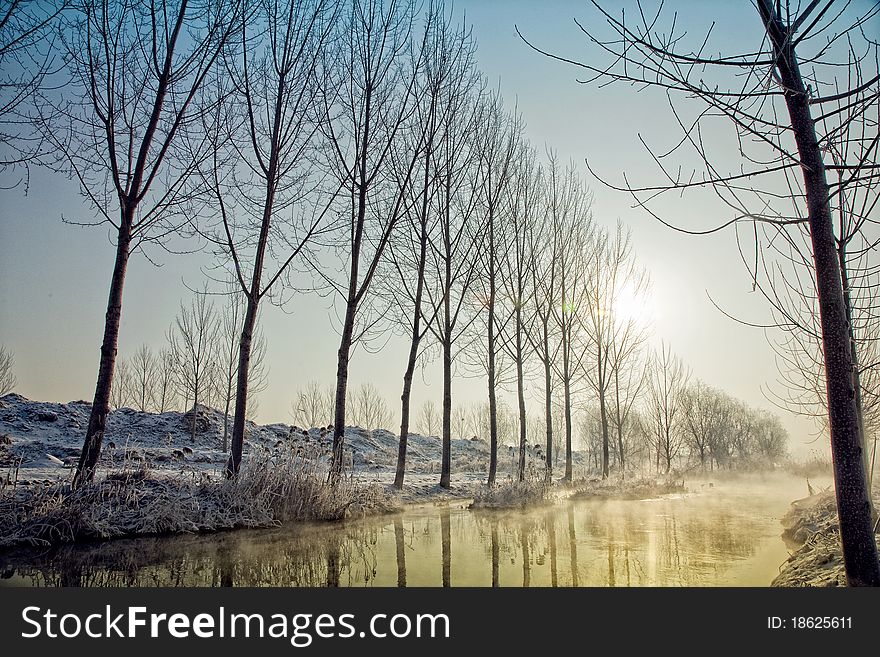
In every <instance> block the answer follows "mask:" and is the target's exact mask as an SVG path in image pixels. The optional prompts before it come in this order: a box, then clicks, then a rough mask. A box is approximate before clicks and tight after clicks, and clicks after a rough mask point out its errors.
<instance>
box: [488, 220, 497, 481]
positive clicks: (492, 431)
mask: <svg viewBox="0 0 880 657" xmlns="http://www.w3.org/2000/svg"><path fill="white" fill-rule="evenodd" d="M488 310H489V317H488V319H487V321H486V326H487V330H488V332H489V335H488V348H489V371H488V379H489V482H488V484H489V486H494V485H495V473H496V472H497V470H498V400H497V397H496V394H495V385H496V381H495V221H494V216H493V212H492V209H491V207H490V210H489V308H488Z"/></svg>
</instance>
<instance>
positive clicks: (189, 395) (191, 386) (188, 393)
mask: <svg viewBox="0 0 880 657" xmlns="http://www.w3.org/2000/svg"><path fill="white" fill-rule="evenodd" d="M219 335H220V320H219V318H218V317H217V312H216V310H215V308H214V301H213V300H209V298H208V293H207V291H203V292H201V293H196V295H195V297H194V298H193V300H192V301H191V302H190V303H189V305H184V304H183V303H182V302H181V304H180V310H179V311H178V313H177V317H175V319H174V323H173V324H172V325H171V328H170V329H169V331H168V343H169V345H170V348H171V351H172V353H173V354H174V360H175V361H176V362H177V370H176V385H177V392H178V395H179V396H180V397H181V398H182V399H183V401H184V406H186V405H187V404H189V403H190V402H191V403H192V407H191V416H192V417H191V421H190V440H192V441H193V442H195V439H196V428H197V426H198V425H197V422H196V420H197V415H198V407H199V403H200V402H201V403H204V401H205V398H206V397H208V396H209V395H210V394H211V389H212V386H213V385H215V384H216V382H217V381H218V376H217V374H218V359H217V356H218V354H217V350H216V347H217V344H218V338H219Z"/></svg>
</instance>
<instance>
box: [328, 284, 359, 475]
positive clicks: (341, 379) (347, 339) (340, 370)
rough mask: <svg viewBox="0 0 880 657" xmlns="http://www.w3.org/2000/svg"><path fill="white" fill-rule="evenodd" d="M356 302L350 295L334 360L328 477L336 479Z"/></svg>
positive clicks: (343, 438)
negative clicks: (331, 441)
mask: <svg viewBox="0 0 880 657" xmlns="http://www.w3.org/2000/svg"><path fill="white" fill-rule="evenodd" d="M355 309H356V304H355V301H354V298H353V297H352V296H351V295H350V296H349V301H348V304H346V310H345V324H344V325H343V328H342V339H341V340H340V343H339V351H338V352H337V360H336V405H335V410H334V414H333V457H332V462H331V466H330V478H331V479H332V480H334V481H335V480H336V479H338V478H339V477H340V476H341V475H342V448H343V447H344V446H345V396H346V394H347V391H348V361H349V359H350V357H351V340H352V336H353V335H354V319H355Z"/></svg>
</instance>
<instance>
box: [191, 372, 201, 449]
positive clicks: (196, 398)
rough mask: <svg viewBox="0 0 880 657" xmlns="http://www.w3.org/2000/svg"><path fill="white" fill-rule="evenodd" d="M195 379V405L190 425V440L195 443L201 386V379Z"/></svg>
mask: <svg viewBox="0 0 880 657" xmlns="http://www.w3.org/2000/svg"><path fill="white" fill-rule="evenodd" d="M194 381H195V390H194V392H193V407H192V422H191V423H190V427H189V441H190V442H191V443H193V444H195V442H196V417H197V416H198V412H199V387H200V386H201V382H200V381H199V377H196V378H195V379H194Z"/></svg>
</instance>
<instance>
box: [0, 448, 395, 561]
mask: <svg viewBox="0 0 880 657" xmlns="http://www.w3.org/2000/svg"><path fill="white" fill-rule="evenodd" d="M395 508H396V503H395V502H394V501H393V500H392V498H389V497H388V495H387V494H386V493H385V491H384V490H383V489H382V488H380V487H378V486H363V485H359V484H357V483H356V482H354V481H353V480H352V479H351V478H348V477H343V478H341V479H340V480H339V481H338V482H336V483H335V484H332V485H331V484H329V483H328V482H327V481H326V477H325V475H324V474H323V473H321V472H320V471H319V470H318V468H317V466H316V465H315V460H314V459H311V458H303V457H302V456H298V455H293V454H290V453H289V452H287V451H284V452H283V453H277V454H274V455H273V454H269V453H257V454H255V455H252V456H251V457H250V458H249V459H248V460H247V461H246V462H245V463H244V464H243V467H242V471H241V472H240V473H239V476H238V477H236V478H235V479H232V480H226V479H221V478H217V477H211V476H209V475H206V474H204V473H199V472H196V471H192V470H191V471H179V472H175V473H174V474H171V475H165V474H163V475H161V476H160V475H157V474H155V473H154V472H153V471H151V470H150V469H149V467H148V466H147V465H146V464H144V463H143V462H140V463H136V462H134V461H126V462H125V463H124V464H123V465H122V468H121V469H120V470H118V471H116V472H114V473H112V474H109V475H107V476H105V477H104V478H103V479H101V480H99V481H96V482H95V483H93V484H90V485H88V486H84V487H81V488H79V489H76V490H73V489H71V487H70V485H69V483H58V484H53V485H49V486H42V487H38V486H27V487H22V486H16V485H14V484H9V483H7V484H4V485H2V487H0V546H2V547H11V546H15V545H54V544H61V543H72V542H76V541H82V540H89V539H108V538H118V537H123V536H140V535H149V534H174V533H183V532H189V533H196V532H213V531H219V530H225V529H236V528H242V527H252V528H256V527H270V526H274V525H278V524H281V523H283V522H286V521H291V520H339V519H342V518H346V517H349V516H360V515H366V514H372V513H382V512H386V511H391V510H394V509H395Z"/></svg>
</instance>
